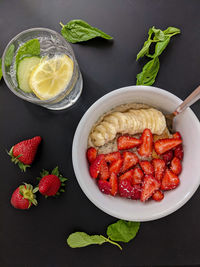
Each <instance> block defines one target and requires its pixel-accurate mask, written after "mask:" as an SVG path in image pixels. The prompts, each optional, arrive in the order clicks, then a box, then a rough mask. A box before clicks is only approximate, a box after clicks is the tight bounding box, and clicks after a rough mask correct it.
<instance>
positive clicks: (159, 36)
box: [152, 26, 165, 41]
mask: <svg viewBox="0 0 200 267" xmlns="http://www.w3.org/2000/svg"><path fill="white" fill-rule="evenodd" d="M152 31H153V33H154V38H153V40H155V41H163V40H164V39H165V34H164V32H163V31H162V30H160V29H156V28H155V27H154V26H153V27H152Z"/></svg>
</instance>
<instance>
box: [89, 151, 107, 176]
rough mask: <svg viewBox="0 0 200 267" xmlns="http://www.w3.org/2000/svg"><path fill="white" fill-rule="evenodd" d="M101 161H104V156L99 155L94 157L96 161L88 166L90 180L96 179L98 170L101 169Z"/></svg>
mask: <svg viewBox="0 0 200 267" xmlns="http://www.w3.org/2000/svg"><path fill="white" fill-rule="evenodd" d="M103 160H104V155H103V154H100V155H98V156H97V157H96V159H95V160H94V161H93V162H92V164H91V165H90V168H89V171H90V175H91V177H92V178H97V177H98V175H99V173H100V169H101V162H102V161H103Z"/></svg>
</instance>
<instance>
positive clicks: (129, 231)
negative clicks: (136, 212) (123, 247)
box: [107, 220, 140, 243]
mask: <svg viewBox="0 0 200 267" xmlns="http://www.w3.org/2000/svg"><path fill="white" fill-rule="evenodd" d="M139 227H140V223H139V222H127V221H124V220H119V221H117V222H116V223H113V224H111V225H109V226H108V228H107V235H108V237H109V238H110V239H112V240H114V241H121V242H126V243H127V242H129V241H130V240H131V239H133V238H134V237H135V236H136V234H137V232H138V230H139Z"/></svg>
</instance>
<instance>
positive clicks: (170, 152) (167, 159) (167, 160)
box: [162, 150, 174, 164]
mask: <svg viewBox="0 0 200 267" xmlns="http://www.w3.org/2000/svg"><path fill="white" fill-rule="evenodd" d="M173 157H174V152H173V150H168V151H167V152H165V153H164V154H162V158H163V160H164V161H165V163H166V164H169V163H170V162H171V160H172V159H173Z"/></svg>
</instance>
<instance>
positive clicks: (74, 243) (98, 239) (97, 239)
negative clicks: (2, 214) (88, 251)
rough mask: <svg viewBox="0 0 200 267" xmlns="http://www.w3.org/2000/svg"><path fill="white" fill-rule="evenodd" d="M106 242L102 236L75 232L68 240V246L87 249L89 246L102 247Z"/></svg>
mask: <svg viewBox="0 0 200 267" xmlns="http://www.w3.org/2000/svg"><path fill="white" fill-rule="evenodd" d="M105 242H106V240H105V238H104V237H103V236H100V235H88V234H86V233H84V232H75V233H72V234H71V235H70V236H69V237H68V238H67V244H68V245H69V246H70V247H71V248H81V247H86V246H89V245H94V244H97V245H102V244H103V243H105Z"/></svg>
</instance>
